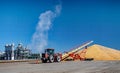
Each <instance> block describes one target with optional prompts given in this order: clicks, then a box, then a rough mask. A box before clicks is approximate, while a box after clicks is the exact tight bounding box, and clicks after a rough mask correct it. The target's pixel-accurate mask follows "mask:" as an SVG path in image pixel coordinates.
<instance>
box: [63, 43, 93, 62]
mask: <svg viewBox="0 0 120 73" xmlns="http://www.w3.org/2000/svg"><path fill="white" fill-rule="evenodd" d="M92 42H93V41H89V42H87V43H85V44H83V45H81V46H79V47H78V48H76V49H73V50H71V51H69V52H67V53H65V54H63V55H62V60H68V59H67V58H68V57H72V60H92V58H90V59H86V58H85V54H86V52H87V46H88V45H89V44H91V43H92ZM81 49H82V50H81ZM78 52H80V53H78Z"/></svg>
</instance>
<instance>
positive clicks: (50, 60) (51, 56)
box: [49, 55, 54, 63]
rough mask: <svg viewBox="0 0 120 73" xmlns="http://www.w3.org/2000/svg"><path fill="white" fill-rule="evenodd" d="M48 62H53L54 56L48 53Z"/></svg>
mask: <svg viewBox="0 0 120 73" xmlns="http://www.w3.org/2000/svg"><path fill="white" fill-rule="evenodd" d="M49 62H50V63H53V62H54V57H53V55H50V56H49Z"/></svg>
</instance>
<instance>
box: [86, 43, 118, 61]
mask: <svg viewBox="0 0 120 73" xmlns="http://www.w3.org/2000/svg"><path fill="white" fill-rule="evenodd" d="M85 57H86V58H94V60H120V51H118V50H115V49H111V48H108V47H104V46H101V45H92V46H90V47H88V49H87V52H86V54H85Z"/></svg>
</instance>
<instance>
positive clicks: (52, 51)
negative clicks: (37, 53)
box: [45, 48, 54, 55]
mask: <svg viewBox="0 0 120 73" xmlns="http://www.w3.org/2000/svg"><path fill="white" fill-rule="evenodd" d="M45 54H48V55H54V49H50V48H48V49H45Z"/></svg>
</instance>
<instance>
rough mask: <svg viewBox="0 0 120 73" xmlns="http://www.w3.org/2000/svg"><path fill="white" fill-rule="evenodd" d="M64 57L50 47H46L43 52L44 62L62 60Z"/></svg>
mask: <svg viewBox="0 0 120 73" xmlns="http://www.w3.org/2000/svg"><path fill="white" fill-rule="evenodd" d="M61 59H62V54H60V53H54V49H51V48H48V49H45V53H42V58H41V60H42V62H43V63H46V62H50V63H52V62H60V61H61Z"/></svg>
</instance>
